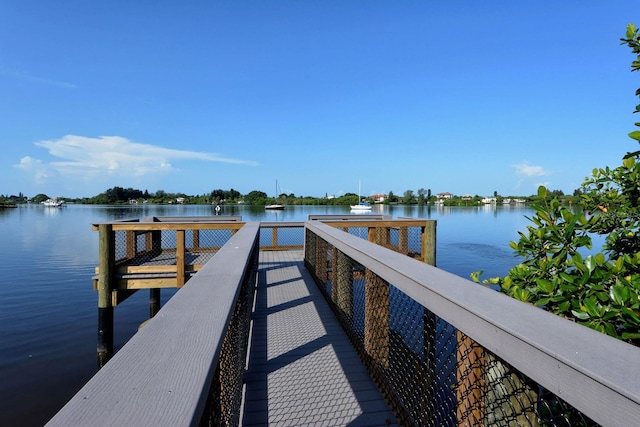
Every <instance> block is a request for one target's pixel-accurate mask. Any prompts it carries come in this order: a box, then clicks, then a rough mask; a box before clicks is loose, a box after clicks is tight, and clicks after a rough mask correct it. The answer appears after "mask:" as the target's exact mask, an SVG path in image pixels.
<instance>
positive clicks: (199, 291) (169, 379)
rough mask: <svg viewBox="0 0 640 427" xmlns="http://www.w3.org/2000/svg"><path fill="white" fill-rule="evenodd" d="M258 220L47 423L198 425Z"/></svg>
mask: <svg viewBox="0 0 640 427" xmlns="http://www.w3.org/2000/svg"><path fill="white" fill-rule="evenodd" d="M259 227H260V225H259V223H253V222H252V223H246V224H244V226H243V227H242V229H240V230H239V231H238V232H237V233H235V234H234V235H233V236H232V237H231V239H230V240H229V242H228V243H227V244H226V245H225V246H224V247H222V248H221V249H220V251H218V253H217V254H216V255H215V257H213V258H212V259H211V261H210V262H208V263H207V264H205V266H204V267H203V268H202V269H201V270H200V271H199V272H198V273H197V274H196V275H195V276H193V277H192V278H191V280H189V282H188V283H187V284H186V285H185V286H184V288H182V290H180V292H178V293H176V295H174V296H173V297H172V298H171V299H170V300H169V301H168V302H167V304H166V305H165V306H164V307H163V308H162V309H161V310H160V311H159V312H158V314H157V315H156V316H155V317H153V318H152V319H151V320H150V321H149V323H148V324H146V326H145V327H144V328H142V329H141V330H140V331H139V332H138V333H137V334H135V335H134V336H133V337H132V338H131V340H129V342H128V343H127V344H126V345H125V346H124V347H123V348H122V349H121V350H120V351H118V353H116V354H115V355H114V357H113V358H112V359H111V360H110V361H109V362H108V363H107V364H106V365H105V366H104V367H103V368H102V369H101V370H100V371H98V373H97V374H96V375H95V376H94V377H93V378H92V379H91V380H90V381H89V382H88V383H87V384H86V385H85V386H84V387H83V388H82V389H81V390H80V391H79V392H78V393H77V394H76V395H75V396H74V397H73V398H72V399H71V400H70V401H69V402H68V403H67V404H66V405H65V406H64V407H63V408H62V410H60V412H58V414H57V415H56V416H55V417H54V418H52V419H51V420H50V421H49V423H48V424H47V425H48V426H69V425H104V424H109V425H154V426H155V425H167V426H168V425H170V426H189V425H199V423H200V419H201V417H202V412H203V410H204V407H205V401H206V399H207V396H208V393H209V388H210V385H211V382H212V378H213V374H214V370H215V367H216V366H217V365H218V357H219V355H220V351H221V345H222V342H223V338H224V336H225V334H226V333H227V328H228V325H229V319H230V318H231V315H232V313H233V311H234V308H235V306H236V302H237V299H238V295H239V292H240V287H241V285H242V283H243V282H244V281H245V280H246V276H247V274H249V273H250V272H251V268H252V265H255V264H253V263H257V258H255V259H254V257H257V245H258V236H259ZM254 274H255V272H254ZM242 362H244V361H242Z"/></svg>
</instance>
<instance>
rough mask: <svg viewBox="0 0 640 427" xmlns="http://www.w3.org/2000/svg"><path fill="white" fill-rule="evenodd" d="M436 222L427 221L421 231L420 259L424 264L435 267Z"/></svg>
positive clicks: (432, 220)
mask: <svg viewBox="0 0 640 427" xmlns="http://www.w3.org/2000/svg"><path fill="white" fill-rule="evenodd" d="M436 224H437V222H436V220H434V219H431V220H428V221H427V222H426V224H425V226H424V229H423V230H422V258H423V260H424V262H425V264H429V265H433V266H434V267H435V266H436Z"/></svg>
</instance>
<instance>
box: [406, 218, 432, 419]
mask: <svg viewBox="0 0 640 427" xmlns="http://www.w3.org/2000/svg"><path fill="white" fill-rule="evenodd" d="M407 250H408V247H407ZM422 257H423V260H424V262H425V264H429V265H432V266H434V267H435V266H436V220H428V221H427V222H426V225H425V227H424V229H423V231H422ZM422 322H423V325H424V326H423V331H422V338H423V342H424V349H423V356H424V364H425V371H426V372H427V378H425V379H424V383H423V392H424V397H423V400H422V402H423V406H424V408H425V412H428V414H426V416H425V420H435V412H434V411H433V409H432V408H434V407H435V402H436V380H435V378H436V376H435V372H436V357H438V354H437V350H436V347H437V343H436V341H437V334H436V327H437V325H436V315H435V314H433V312H431V311H429V310H427V309H425V310H424V314H423V315H422ZM432 422H433V421H431V424H430V425H433V424H432Z"/></svg>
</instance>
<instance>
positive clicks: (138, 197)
mask: <svg viewBox="0 0 640 427" xmlns="http://www.w3.org/2000/svg"><path fill="white" fill-rule="evenodd" d="M493 194H494V197H495V198H496V200H497V202H498V203H502V201H503V200H504V199H506V198H508V199H516V198H518V199H521V200H525V201H526V202H534V201H536V200H537V199H538V195H532V196H501V195H499V194H498V193H497V191H494V193H493ZM581 194H582V193H581V190H580V189H577V190H575V191H574V193H573V196H565V194H564V193H563V192H562V190H549V192H548V196H547V198H548V199H549V200H550V199H552V198H558V199H559V200H561V201H562V202H563V203H565V204H573V203H575V204H576V206H578V205H579V203H580V195H581ZM48 198H49V196H47V195H46V194H42V193H41V194H37V195H36V196H34V197H32V198H31V199H28V198H27V197H26V196H24V195H23V194H22V193H19V195H18V196H15V195H11V196H4V195H0V203H11V204H20V203H26V202H28V201H29V202H31V203H40V202H42V201H44V200H47V199H48ZM60 198H61V199H63V200H65V201H67V202H72V203H84V204H100V205H113V204H127V203H152V204H171V203H178V200H180V203H185V204H245V205H252V206H264V205H267V204H271V203H284V204H287V205H328V206H349V205H354V204H356V203H358V195H357V194H355V193H346V194H344V195H342V196H339V197H329V196H328V195H325V196H324V197H314V196H296V195H295V194H293V193H289V194H286V193H282V194H279V195H278V196H277V197H269V196H268V195H267V194H266V193H265V192H264V191H259V190H253V191H250V192H249V193H247V194H244V195H243V194H241V193H240V192H239V191H237V190H234V189H233V188H231V189H229V190H223V189H215V190H212V191H211V192H210V193H207V194H201V195H188V194H185V193H169V192H166V191H164V190H157V191H156V192H149V191H148V190H139V189H136V188H131V187H129V188H123V187H117V186H116V187H113V188H109V189H108V190H106V191H104V192H102V193H100V194H98V195H96V196H93V197H83V198H70V197H60ZM483 198H484V197H483V196H479V195H475V196H453V197H452V198H450V199H445V200H443V203H444V205H445V206H473V205H478V204H481V203H482V199H483ZM362 199H363V200H365V201H368V202H370V203H375V202H379V203H382V204H402V205H425V204H428V203H433V202H435V201H436V200H437V197H436V196H435V195H433V194H432V193H431V189H424V188H419V189H418V190H417V191H416V192H414V191H413V190H406V191H405V192H404V193H403V194H402V195H396V194H394V193H393V191H389V193H388V194H387V195H386V197H385V199H384V200H383V201H377V200H374V199H373V197H362Z"/></svg>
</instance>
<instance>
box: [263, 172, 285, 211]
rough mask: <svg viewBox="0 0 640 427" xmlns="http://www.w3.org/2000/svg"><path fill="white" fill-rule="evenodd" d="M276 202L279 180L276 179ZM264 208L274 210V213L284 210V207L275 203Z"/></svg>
mask: <svg viewBox="0 0 640 427" xmlns="http://www.w3.org/2000/svg"><path fill="white" fill-rule="evenodd" d="M275 200H276V201H277V200H278V180H277V179H276V197H275ZM264 208H265V209H269V210H272V211H282V210H284V205H281V204H279V203H274V204H272V205H266V206H265V207H264Z"/></svg>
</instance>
